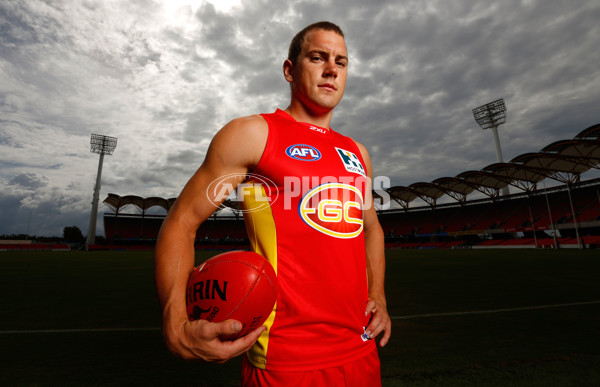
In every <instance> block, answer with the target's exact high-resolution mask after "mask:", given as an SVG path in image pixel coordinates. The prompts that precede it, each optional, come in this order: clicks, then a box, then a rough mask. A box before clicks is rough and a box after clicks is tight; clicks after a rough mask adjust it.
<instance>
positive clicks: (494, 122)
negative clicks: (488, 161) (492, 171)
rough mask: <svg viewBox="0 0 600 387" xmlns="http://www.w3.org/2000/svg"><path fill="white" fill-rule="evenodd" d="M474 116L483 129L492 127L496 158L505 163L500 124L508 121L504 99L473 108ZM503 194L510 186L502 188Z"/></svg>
mask: <svg viewBox="0 0 600 387" xmlns="http://www.w3.org/2000/svg"><path fill="white" fill-rule="evenodd" d="M473 117H474V118H475V121H477V123H478V124H479V126H480V127H481V129H484V130H485V129H492V133H494V142H495V144H496V160H497V162H499V163H503V162H504V160H503V158H502V149H501V148H500V137H499V136H498V126H500V125H502V124H503V123H505V122H506V105H505V104H504V99H502V98H500V99H497V100H495V101H493V102H490V103H487V104H485V105H482V106H479V107H477V108H475V109H473ZM502 194H503V195H509V194H510V191H509V190H508V186H506V187H504V188H502Z"/></svg>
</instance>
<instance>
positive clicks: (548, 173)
mask: <svg viewBox="0 0 600 387" xmlns="http://www.w3.org/2000/svg"><path fill="white" fill-rule="evenodd" d="M592 168H596V169H600V124H596V125H592V126H590V127H588V128H586V129H585V130H583V131H581V132H580V133H579V134H577V136H575V137H574V138H573V139H571V140H561V141H556V142H554V143H552V144H550V145H548V146H546V147H545V148H543V149H542V150H541V151H540V152H537V153H525V154H522V155H520V156H517V157H515V158H514V159H512V160H511V161H510V162H508V163H495V164H490V165H488V166H486V167H484V168H483V169H482V170H480V171H466V172H462V173H460V174H458V175H457V176H456V177H441V178H438V179H435V180H434V181H432V182H431V183H427V182H418V183H413V184H411V185H409V186H408V187H405V186H394V187H391V188H388V189H386V190H385V192H387V194H389V195H390V197H391V198H392V199H394V200H395V201H396V202H397V203H398V204H400V205H401V206H402V207H403V208H405V209H407V208H408V206H409V204H410V202H412V201H413V200H415V199H416V198H421V199H422V200H424V201H425V202H426V203H428V204H429V205H431V206H432V207H435V205H436V201H437V200H438V199H439V198H441V197H442V196H444V195H448V196H450V197H451V198H453V199H455V200H456V201H458V202H460V203H461V204H462V203H464V202H466V197H467V195H469V194H471V193H472V192H473V191H475V190H477V191H479V192H482V193H484V194H485V195H487V196H489V197H490V198H492V199H494V200H496V199H498V198H499V192H500V190H501V189H503V188H504V187H506V186H508V185H509V184H510V185H512V186H514V187H517V188H519V189H521V190H523V191H524V192H527V193H531V192H534V191H535V190H536V189H537V183H539V182H540V181H542V180H544V179H546V178H551V179H553V180H556V181H559V182H561V183H564V184H567V185H569V184H572V183H576V182H578V181H579V180H580V175H581V174H582V173H584V172H586V171H588V170H590V169H592ZM373 197H374V198H379V199H382V195H381V194H379V193H377V191H374V192H373ZM174 202H175V198H172V199H162V198H158V197H150V198H142V197H139V196H134V195H127V196H119V195H116V194H108V197H107V198H106V199H105V200H104V203H106V204H107V205H108V206H109V207H111V208H112V209H113V211H114V212H115V213H117V214H118V213H119V211H120V210H121V209H122V208H124V207H125V206H127V205H129V204H132V205H135V206H136V207H137V208H138V210H139V211H141V212H142V214H144V213H145V212H146V210H147V209H148V208H150V207H153V206H160V207H162V208H164V209H165V210H167V211H168V210H169V209H170V208H171V206H172V205H173V203H174ZM224 208H229V209H231V210H233V211H234V212H235V213H237V212H238V211H240V210H241V208H240V203H239V202H237V201H230V200H226V201H225V202H224V203H223V204H222V205H221V208H220V210H222V209H224Z"/></svg>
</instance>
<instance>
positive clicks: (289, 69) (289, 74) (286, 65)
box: [283, 59, 294, 83]
mask: <svg viewBox="0 0 600 387" xmlns="http://www.w3.org/2000/svg"><path fill="white" fill-rule="evenodd" d="M293 70H294V64H293V63H292V61H291V60H289V59H286V60H285V62H283V76H284V77H285V80H286V81H288V82H289V83H292V82H293V81H294V76H293Z"/></svg>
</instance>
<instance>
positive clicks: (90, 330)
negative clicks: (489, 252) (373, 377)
mask: <svg viewBox="0 0 600 387" xmlns="http://www.w3.org/2000/svg"><path fill="white" fill-rule="evenodd" d="M593 304H600V300H595V301H581V302H570V303H563V304H550V305H535V306H521V307H517V308H502V309H488V310H469V311H464V312H445V313H426V314H413V315H408V316H391V317H390V319H392V320H410V319H415V318H426V317H445V316H464V315H470V314H491V313H504V312H518V311H523V310H536V309H551V308H563V307H568V306H580V305H593ZM160 329H161V328H158V327H157V328H73V329H29V330H27V329H24V330H11V331H0V335H16V334H36V333H100V332H143V331H160Z"/></svg>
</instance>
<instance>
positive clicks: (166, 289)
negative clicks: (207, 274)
mask: <svg viewBox="0 0 600 387" xmlns="http://www.w3.org/2000/svg"><path fill="white" fill-rule="evenodd" d="M267 132H268V129H267V124H266V122H265V121H264V119H263V118H262V117H260V116H250V117H245V118H239V119H236V120H234V121H232V122H230V123H229V124H227V125H226V126H225V127H223V129H221V130H220V131H219V132H218V133H217V134H216V135H215V137H214V138H213V140H212V142H211V145H210V146H209V149H208V152H207V155H206V159H205V160H204V162H203V163H202V165H201V166H200V168H198V170H197V171H196V173H195V174H194V175H193V176H192V177H191V179H190V180H189V181H188V183H187V184H186V186H185V188H184V189H183V191H182V192H181V194H180V195H179V197H178V198H177V201H176V202H175V204H174V205H173V207H171V209H170V211H169V214H168V215H167V217H166V219H165V221H164V222H163V225H162V228H161V231H160V233H159V237H158V241H157V245H156V254H155V281H156V288H157V292H158V297H159V301H160V305H161V308H162V316H163V336H164V338H165V342H166V344H167V347H168V348H169V350H170V351H171V352H173V353H174V354H176V355H178V356H180V357H182V358H184V359H202V360H206V361H212V362H224V361H226V360H228V359H230V358H232V357H235V356H238V355H240V354H242V353H244V352H245V351H247V350H248V349H249V348H250V347H251V346H252V345H253V344H254V342H255V341H256V340H257V339H258V337H259V336H260V334H261V333H262V330H263V329H264V328H263V329H257V330H256V331H254V332H252V333H250V334H249V335H247V336H245V337H242V338H240V339H238V340H236V341H233V342H229V341H221V340H220V339H219V335H221V334H231V333H235V332H237V331H238V330H239V329H241V324H240V323H239V322H237V321H234V320H227V321H224V322H221V323H210V322H208V321H205V320H197V321H189V320H188V316H187V311H186V305H185V288H186V285H187V281H188V278H189V276H190V273H191V271H192V270H193V267H194V258H195V252H194V240H195V237H196V230H197V229H198V227H199V226H200V224H201V223H202V222H204V221H205V220H206V219H208V217H209V216H210V215H211V214H212V213H213V212H214V211H215V210H216V209H217V208H218V206H219V204H221V203H222V202H223V200H224V199H225V198H224V197H216V194H218V193H219V192H221V193H222V191H220V190H216V191H214V190H210V191H211V192H209V190H208V187H209V185H210V184H211V183H212V182H213V181H215V180H220V181H222V182H223V183H224V184H227V185H228V186H231V187H234V188H235V187H237V185H238V184H239V183H241V182H242V180H243V176H244V175H245V174H246V173H248V172H249V171H251V170H252V169H253V168H254V167H255V166H256V164H257V163H258V161H259V160H260V157H261V155H262V152H263V151H264V147H265V144H266V139H267ZM221 196H222V195H221Z"/></svg>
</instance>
